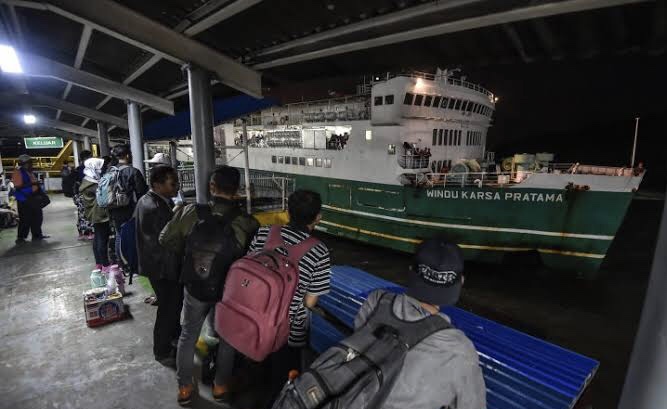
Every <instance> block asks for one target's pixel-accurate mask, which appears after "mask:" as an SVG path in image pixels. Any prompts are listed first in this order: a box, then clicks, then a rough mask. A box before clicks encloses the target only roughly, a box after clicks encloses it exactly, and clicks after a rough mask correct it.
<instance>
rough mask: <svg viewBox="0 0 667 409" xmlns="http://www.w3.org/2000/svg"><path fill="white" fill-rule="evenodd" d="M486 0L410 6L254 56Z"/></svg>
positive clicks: (461, 0)
mask: <svg viewBox="0 0 667 409" xmlns="http://www.w3.org/2000/svg"><path fill="white" fill-rule="evenodd" d="M481 1H484V0H449V1H437V2H431V3H429V4H424V5H420V6H415V7H410V8H407V9H403V10H401V11H396V12H394V13H389V14H384V15H381V16H377V17H373V18H369V19H367V20H364V21H359V22H357V23H352V24H347V25H344V26H341V27H337V28H333V29H331V30H326V31H323V32H321V33H317V34H313V35H310V36H307V37H303V38H298V39H296V40H293V41H287V42H285V43H283V44H278V45H275V46H273V47H269V48H265V49H263V50H260V51H258V52H257V53H253V57H261V56H264V55H269V54H275V53H278V52H281V51H287V50H290V49H292V48H296V47H303V46H305V45H311V44H316V43H319V42H321V41H324V40H329V39H332V38H336V37H341V36H344V35H348V34H353V33H358V32H360V31H366V30H369V29H374V28H378V27H382V26H386V25H389V24H394V23H400V22H402V21H405V20H409V19H413V18H416V17H420V16H424V15H427V14H432V13H438V12H441V11H445V10H449V9H453V8H456V7H462V6H467V5H470V4H474V3H480V2H481Z"/></svg>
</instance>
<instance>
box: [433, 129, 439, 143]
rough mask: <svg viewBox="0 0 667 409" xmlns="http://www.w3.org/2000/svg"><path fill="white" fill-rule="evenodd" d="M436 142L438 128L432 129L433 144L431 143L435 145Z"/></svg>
mask: <svg viewBox="0 0 667 409" xmlns="http://www.w3.org/2000/svg"><path fill="white" fill-rule="evenodd" d="M437 142H438V130H437V129H433V144H432V145H433V146H435V145H436V143H437Z"/></svg>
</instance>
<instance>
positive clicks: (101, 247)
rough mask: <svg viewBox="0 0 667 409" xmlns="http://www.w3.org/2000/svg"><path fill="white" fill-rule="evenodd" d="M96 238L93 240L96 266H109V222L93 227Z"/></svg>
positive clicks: (96, 224)
mask: <svg viewBox="0 0 667 409" xmlns="http://www.w3.org/2000/svg"><path fill="white" fill-rule="evenodd" d="M93 231H94V233H95V236H94V238H93V254H94V255H95V264H101V265H103V266H108V265H109V234H110V231H109V222H104V223H95V224H94V225H93Z"/></svg>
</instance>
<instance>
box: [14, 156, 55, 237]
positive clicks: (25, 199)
mask: <svg viewBox="0 0 667 409" xmlns="http://www.w3.org/2000/svg"><path fill="white" fill-rule="evenodd" d="M18 162H19V168H18V169H16V170H15V171H14V173H13V174H12V183H14V188H15V189H16V191H15V192H14V196H15V197H16V201H17V207H18V211H19V227H18V234H17V237H16V244H21V243H25V239H27V238H28V233H29V232H32V239H33V240H43V239H46V238H48V237H49V236H47V235H45V234H43V233H42V221H43V218H44V216H43V213H42V208H41V206H39V205H36V204H35V203H34V201H33V200H31V199H32V198H33V196H34V195H35V194H37V193H38V192H39V190H40V189H41V187H40V186H39V181H38V180H37V177H36V176H35V174H34V173H33V172H32V158H31V157H30V156H28V155H21V156H19V157H18Z"/></svg>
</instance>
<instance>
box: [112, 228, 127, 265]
mask: <svg viewBox="0 0 667 409" xmlns="http://www.w3.org/2000/svg"><path fill="white" fill-rule="evenodd" d="M112 220H113V229H114V236H115V238H116V239H115V240H116V241H115V242H114V251H115V253H116V260H118V263H119V264H120V261H121V260H122V258H121V257H120V227H121V226H122V225H123V223H125V222H126V221H127V220H124V219H118V218H112ZM128 220H129V219H128Z"/></svg>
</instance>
